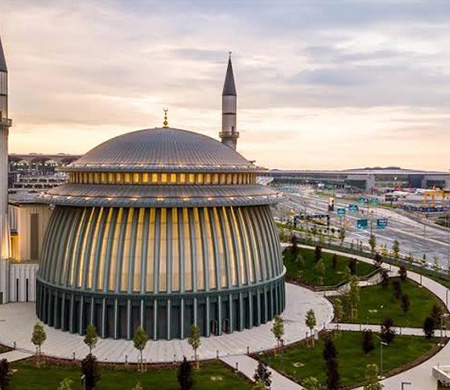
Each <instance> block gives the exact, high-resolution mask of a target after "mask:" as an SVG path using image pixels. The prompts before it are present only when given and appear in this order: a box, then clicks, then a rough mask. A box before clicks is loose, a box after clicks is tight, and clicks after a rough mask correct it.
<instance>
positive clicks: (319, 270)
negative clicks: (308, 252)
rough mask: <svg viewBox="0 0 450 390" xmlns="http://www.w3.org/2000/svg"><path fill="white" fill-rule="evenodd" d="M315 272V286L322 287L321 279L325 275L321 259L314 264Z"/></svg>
mask: <svg viewBox="0 0 450 390" xmlns="http://www.w3.org/2000/svg"><path fill="white" fill-rule="evenodd" d="M316 271H317V275H318V276H317V284H319V285H322V284H323V277H324V275H325V263H324V261H323V259H320V260H319V261H318V262H317V264H316Z"/></svg>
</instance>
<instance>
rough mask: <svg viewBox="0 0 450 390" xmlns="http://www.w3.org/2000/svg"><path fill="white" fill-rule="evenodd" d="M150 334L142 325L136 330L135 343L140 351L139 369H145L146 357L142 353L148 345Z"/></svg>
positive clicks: (135, 346)
mask: <svg viewBox="0 0 450 390" xmlns="http://www.w3.org/2000/svg"><path fill="white" fill-rule="evenodd" d="M147 341H148V336H147V333H146V332H145V330H144V328H143V327H142V326H138V327H137V328H136V330H135V331H134V336H133V345H134V348H136V349H137V350H138V351H139V366H140V367H139V369H140V370H141V371H144V358H143V356H142V353H143V351H144V349H145V346H146V345H147Z"/></svg>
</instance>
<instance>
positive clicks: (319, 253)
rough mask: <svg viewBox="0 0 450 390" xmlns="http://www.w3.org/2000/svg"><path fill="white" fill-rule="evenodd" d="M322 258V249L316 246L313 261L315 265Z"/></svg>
mask: <svg viewBox="0 0 450 390" xmlns="http://www.w3.org/2000/svg"><path fill="white" fill-rule="evenodd" d="M321 258H322V248H321V247H320V246H319V245H317V246H316V248H315V249H314V261H315V262H316V263H317V262H318V261H319V260H320V259H321Z"/></svg>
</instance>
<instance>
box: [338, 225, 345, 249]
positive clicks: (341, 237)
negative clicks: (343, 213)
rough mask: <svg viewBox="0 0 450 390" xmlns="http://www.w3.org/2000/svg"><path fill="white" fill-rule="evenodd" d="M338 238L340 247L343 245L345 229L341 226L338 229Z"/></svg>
mask: <svg viewBox="0 0 450 390" xmlns="http://www.w3.org/2000/svg"><path fill="white" fill-rule="evenodd" d="M339 240H340V241H341V247H343V246H344V241H345V229H344V228H341V229H340V230H339Z"/></svg>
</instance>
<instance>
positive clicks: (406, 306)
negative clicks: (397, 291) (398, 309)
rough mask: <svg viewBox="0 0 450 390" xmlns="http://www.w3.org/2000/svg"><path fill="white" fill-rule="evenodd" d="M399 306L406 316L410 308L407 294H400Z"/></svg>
mask: <svg viewBox="0 0 450 390" xmlns="http://www.w3.org/2000/svg"><path fill="white" fill-rule="evenodd" d="M400 304H401V306H402V310H403V313H404V314H405V315H406V314H407V313H408V311H409V307H410V306H411V301H410V299H409V295H408V294H402V297H401V301H400Z"/></svg>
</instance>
